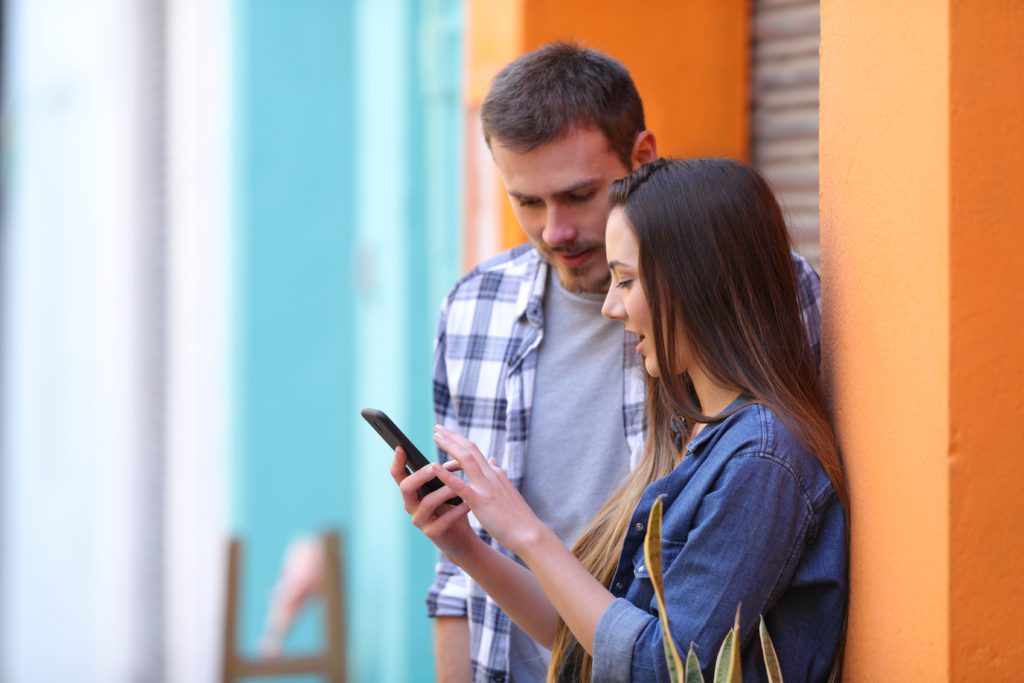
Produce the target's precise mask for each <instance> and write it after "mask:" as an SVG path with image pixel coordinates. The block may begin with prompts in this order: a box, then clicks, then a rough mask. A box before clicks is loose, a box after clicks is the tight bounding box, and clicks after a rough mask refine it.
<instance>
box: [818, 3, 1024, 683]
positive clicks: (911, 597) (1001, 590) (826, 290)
mask: <svg viewBox="0 0 1024 683" xmlns="http://www.w3.org/2000/svg"><path fill="white" fill-rule="evenodd" d="M951 7H956V3H935V2H924V1H922V0H916V1H912V2H903V3H892V2H888V1H883V0H858V1H857V2H852V1H849V0H823V2H822V12H821V14H822V38H821V133H820V165H821V212H822V213H821V219H822V228H821V245H822V272H823V276H824V281H823V294H824V316H825V317H824V322H823V326H824V348H825V366H826V376H827V379H828V381H829V385H830V388H831V391H832V394H833V400H834V402H835V404H836V406H837V413H836V414H837V424H838V429H839V434H840V438H841V440H842V444H843V448H844V453H845V457H846V461H847V468H848V471H849V476H850V484H851V490H852V497H853V508H854V513H853V539H852V551H853V554H852V562H851V579H852V588H851V600H852V601H851V614H850V633H849V641H848V651H847V659H846V666H847V677H846V680H850V681H862V680H875V679H877V678H879V676H881V677H882V678H884V679H885V680H929V681H946V680H1011V679H1012V677H1013V676H1014V675H1019V671H1020V670H1022V669H1024V647H1022V636H1021V633H1022V630H1021V629H1020V627H1019V626H1018V623H1017V622H1018V621H1019V618H1020V615H1021V614H1024V604H1022V598H1021V594H1020V591H1019V583H1020V579H1021V577H1022V576H1024V505H1022V503H1024V501H1022V500H1021V496H1020V495H1019V493H1018V492H1019V491H1021V486H1022V483H1021V482H1022V481H1024V436H1022V433H1024V430H1022V426H1024V360H1022V359H1024V356H1022V353H1021V351H1022V348H1024V344H1022V341H1024V340H1022V330H1024V299H1022V292H1024V275H1022V274H1024V268H1021V267H1020V265H1019V263H1018V259H1019V254H1021V253H1022V252H1024V233H1022V232H1021V230H1020V226H1021V225H1024V197H1022V193H1021V192H1020V189H1019V188H1020V168H1021V166H1022V162H1024V139H1022V130H1021V123H1020V121H1021V117H1020V112H1021V111H1022V110H1024V109H1022V105H1024V83H1022V81H1021V73H1024V72H1022V69H1024V54H1022V48H1021V45H1020V41H1019V40H1016V39H1015V37H1014V34H1015V32H1016V31H1018V30H1019V28H1020V26H1021V19H1022V17H1021V16H1020V15H1021V12H1020V10H1019V9H1013V10H1011V9H1009V8H1010V4H1009V3H1001V2H998V1H997V0H982V1H981V2H978V3H971V5H970V16H967V14H968V12H967V10H966V9H964V8H962V7H961V8H959V9H955V10H951V9H950V8H951ZM1014 13H1015V14H1016V15H1017V16H1016V17H1013V16H1011V15H1012V14H1014ZM1012 672H1013V673H1012Z"/></svg>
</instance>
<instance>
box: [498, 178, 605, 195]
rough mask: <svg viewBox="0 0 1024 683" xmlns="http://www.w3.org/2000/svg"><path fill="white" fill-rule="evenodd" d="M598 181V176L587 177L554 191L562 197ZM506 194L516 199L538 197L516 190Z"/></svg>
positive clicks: (588, 187) (587, 187) (589, 186)
mask: <svg viewBox="0 0 1024 683" xmlns="http://www.w3.org/2000/svg"><path fill="white" fill-rule="evenodd" d="M599 182H601V179H600V178H587V179H586V180H581V181H579V182H576V183H573V184H572V185H570V186H569V187H565V188H562V189H561V190H559V191H557V192H555V196H556V197H562V196H565V195H569V194H573V193H574V192H579V191H580V190H583V189H590V188H591V187H593V186H594V185H597V184H598V183H599ZM508 194H509V196H510V197H512V198H513V199H518V200H520V201H522V200H525V199H539V197H537V196H536V195H532V194H525V193H523V192H518V191H516V190H509V191H508Z"/></svg>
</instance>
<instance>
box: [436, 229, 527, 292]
mask: <svg viewBox="0 0 1024 683" xmlns="http://www.w3.org/2000/svg"><path fill="white" fill-rule="evenodd" d="M541 263H542V261H541V258H540V254H538V253H537V250H536V249H534V248H533V246H531V245H529V244H521V245H519V246H517V247H513V248H512V249H508V250H506V251H503V252H501V253H499V254H496V255H494V256H492V257H491V258H489V259H487V260H486V261H484V262H483V263H481V264H480V265H478V266H477V267H476V268H474V269H473V270H471V271H469V272H468V273H466V274H465V275H464V276H462V278H460V279H459V281H458V282H456V283H455V285H454V286H452V288H451V290H450V291H449V292H448V302H449V304H450V303H452V302H454V301H459V300H462V301H465V300H471V299H480V298H483V299H494V298H495V297H496V296H498V295H499V294H500V295H503V296H505V297H507V296H513V297H516V296H518V293H519V290H520V289H521V288H523V287H530V286H532V283H533V281H534V278H535V277H536V274H537V269H538V268H539V267H540V265H541Z"/></svg>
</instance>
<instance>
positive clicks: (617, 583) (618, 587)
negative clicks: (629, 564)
mask: <svg viewBox="0 0 1024 683" xmlns="http://www.w3.org/2000/svg"><path fill="white" fill-rule="evenodd" d="M615 590H617V591H620V590H622V582H621V581H616V582H615Z"/></svg>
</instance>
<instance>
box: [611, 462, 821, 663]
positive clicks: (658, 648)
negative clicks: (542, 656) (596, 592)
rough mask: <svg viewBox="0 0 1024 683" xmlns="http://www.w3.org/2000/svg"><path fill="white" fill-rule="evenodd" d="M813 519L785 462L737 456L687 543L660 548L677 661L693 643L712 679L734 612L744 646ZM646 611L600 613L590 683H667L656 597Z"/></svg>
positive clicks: (787, 575) (621, 604)
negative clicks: (621, 682) (620, 682)
mask: <svg viewBox="0 0 1024 683" xmlns="http://www.w3.org/2000/svg"><path fill="white" fill-rule="evenodd" d="M812 514H813V513H812V508H811V504H810V501H809V499H808V498H807V496H806V495H805V492H804V491H803V489H802V487H801V486H800V482H799V480H798V479H797V478H796V476H795V474H794V473H793V472H792V471H791V470H790V469H789V467H788V466H787V465H786V464H785V463H784V462H782V461H779V460H776V459H774V458H773V457H772V456H770V455H764V454H751V455H742V456H736V457H734V459H733V460H732V462H730V463H729V465H727V466H726V467H725V469H724V470H723V472H722V475H721V476H720V478H719V483H718V486H716V488H714V489H713V490H711V491H710V492H709V493H708V494H707V495H706V496H705V497H704V499H703V501H702V502H701V505H700V508H699V509H698V511H697V513H696V516H695V518H694V523H693V526H692V527H691V528H690V531H689V534H688V536H687V538H686V539H685V543H677V542H673V541H670V540H667V539H666V540H665V542H664V543H663V548H662V556H663V562H664V565H665V570H664V574H663V582H664V587H665V609H666V611H667V613H668V620H669V625H670V631H671V633H672V637H673V639H674V640H675V642H676V646H677V648H678V649H679V654H680V656H683V657H685V656H686V652H687V651H688V650H689V646H690V643H691V642H693V643H694V644H695V645H696V651H697V656H698V657H699V658H700V661H701V664H702V666H703V668H704V672H705V673H704V675H705V677H707V676H710V675H712V673H713V672H712V670H713V668H714V663H715V657H716V655H717V653H718V648H719V646H720V645H721V642H722V640H723V639H724V638H725V635H726V633H728V631H729V629H730V628H732V624H733V620H734V618H735V615H736V608H737V605H742V617H741V623H742V636H743V637H742V641H743V643H747V642H749V639H750V638H751V637H753V635H754V633H755V631H756V628H757V624H758V616H759V615H760V614H762V613H763V612H764V611H766V610H767V608H768V607H769V606H771V605H772V604H773V603H774V601H775V600H776V598H777V596H778V595H779V594H780V593H781V592H782V591H783V590H784V589H785V587H786V586H787V585H788V584H789V581H790V579H791V577H792V575H793V572H794V570H795V567H796V564H797V563H798V561H799V556H800V548H802V546H803V543H804V539H805V537H806V534H807V531H808V528H809V525H810V523H811V520H812ZM635 580H649V579H635ZM645 607H646V609H641V608H640V607H637V606H635V605H633V604H632V603H630V602H628V601H626V600H622V599H618V600H615V601H614V602H612V603H611V604H610V605H609V607H608V608H607V609H606V610H605V613H604V614H603V615H602V617H601V619H600V621H599V622H598V625H597V630H596V632H595V635H594V676H593V680H594V681H595V682H597V681H614V680H627V679H631V680H634V681H668V680H669V677H668V668H667V666H666V664H665V654H664V645H663V639H662V629H661V624H660V621H659V619H660V618H661V615H659V614H658V606H657V602H656V599H652V600H651V603H650V604H649V605H646V606H645ZM627 668H628V672H629V673H628V675H627V676H623V673H624V672H625V671H626V670H627ZM709 680H710V679H709Z"/></svg>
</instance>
